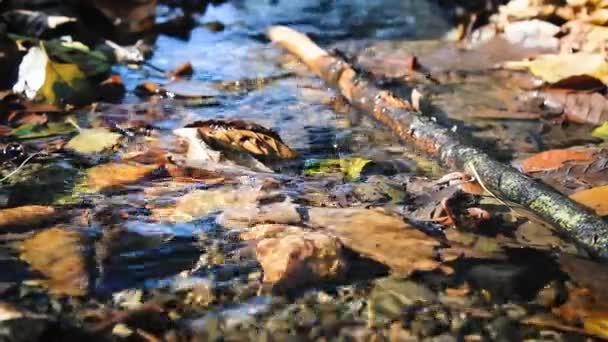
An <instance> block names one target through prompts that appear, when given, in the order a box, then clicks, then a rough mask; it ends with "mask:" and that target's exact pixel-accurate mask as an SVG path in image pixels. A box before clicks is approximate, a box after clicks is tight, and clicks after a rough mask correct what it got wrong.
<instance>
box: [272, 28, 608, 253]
mask: <svg viewBox="0 0 608 342" xmlns="http://www.w3.org/2000/svg"><path fill="white" fill-rule="evenodd" d="M268 36H269V38H270V40H272V41H273V42H274V43H276V44H278V45H280V46H281V47H283V48H284V49H286V50H288V51H289V52H291V53H293V54H294V55H296V56H297V57H298V58H299V59H300V60H302V61H303V62H304V63H305V64H306V65H307V66H308V67H309V68H310V69H311V70H312V71H314V72H315V73H316V74H317V75H318V76H319V77H321V78H322V79H323V80H325V82H327V83H328V84H329V85H331V86H332V87H334V88H336V89H338V90H339V91H340V93H342V95H343V96H344V97H345V98H346V99H347V100H348V101H349V102H350V103H351V104H352V105H353V106H354V107H355V108H357V109H359V110H361V111H362V112H364V113H367V114H369V115H371V116H372V117H374V118H375V119H377V120H378V121H380V122H381V123H383V124H384V125H386V126H388V127H389V128H391V129H392V130H393V131H394V132H395V133H396V134H397V135H398V136H399V137H400V138H402V139H404V140H407V141H409V142H411V143H412V144H414V145H415V146H416V147H418V148H420V149H422V150H424V151H425V152H427V153H428V154H429V155H431V156H434V157H436V158H438V159H439V160H440V161H441V162H442V163H443V164H444V165H445V166H447V167H449V168H452V169H457V170H464V171H465V172H467V173H468V174H469V175H473V174H475V175H477V176H478V177H479V178H480V182H482V183H483V184H485V186H487V187H488V188H489V189H491V190H492V192H493V193H495V194H497V195H499V196H501V197H502V198H504V199H506V200H510V201H512V202H515V203H517V204H519V205H522V206H524V207H526V208H528V209H530V210H532V211H533V212H535V213H537V214H538V215H540V216H541V217H543V218H545V219H547V220H549V221H551V222H553V223H555V224H556V225H557V227H559V228H560V232H561V233H563V234H564V235H566V236H568V237H570V238H573V239H574V240H575V241H577V242H579V243H581V244H582V246H585V247H587V248H588V249H589V250H590V251H591V252H594V254H595V253H597V254H599V255H601V256H604V257H607V256H608V223H606V222H605V221H603V220H602V219H601V218H600V217H598V216H597V215H595V214H594V213H592V212H591V211H590V210H589V209H588V208H585V207H583V206H581V205H579V204H578V203H575V202H573V201H572V200H570V199H569V198H567V197H565V196H563V195H561V194H560V193H558V192H557V191H555V190H554V189H552V188H550V187H549V186H547V185H545V184H543V183H541V182H539V181H536V180H534V179H532V178H530V177H528V176H526V175H524V174H522V173H520V172H519V171H517V170H516V169H515V168H513V167H511V166H509V165H505V164H502V163H500V162H498V161H496V160H494V159H492V158H491V157H490V156H489V155H488V154H486V153H485V152H483V151H481V150H480V149H477V148H475V147H471V146H468V145H467V144H466V143H464V139H463V138H461V137H460V136H458V135H457V134H455V132H452V131H451V130H449V129H447V128H445V127H443V126H441V125H439V124H438V123H436V122H435V121H434V120H432V119H431V118H429V117H426V116H424V115H423V114H421V113H419V112H417V111H416V110H415V109H414V108H413V107H412V106H411V105H410V104H409V103H408V102H406V101H403V100H401V99H398V98H396V97H394V96H393V95H392V94H391V93H390V92H388V91H385V90H381V89H379V88H378V87H376V86H375V85H373V84H372V83H371V82H369V81H368V80H366V79H365V78H364V77H362V76H360V75H357V73H356V72H355V70H354V69H353V68H352V67H351V66H350V65H349V64H348V63H347V62H345V61H344V60H342V59H341V58H340V57H337V56H334V55H331V54H329V53H328V52H327V51H325V50H323V49H322V48H320V47H319V46H317V45H316V44H315V43H314V42H313V41H312V40H310V39H309V38H308V37H307V36H306V35H304V34H302V33H299V32H297V31H295V30H293V29H290V28H288V27H284V26H275V27H272V28H271V29H270V30H269V31H268Z"/></svg>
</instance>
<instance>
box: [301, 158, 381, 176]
mask: <svg viewBox="0 0 608 342" xmlns="http://www.w3.org/2000/svg"><path fill="white" fill-rule="evenodd" d="M371 162H372V161H371V160H369V159H362V158H349V159H326V160H320V161H312V162H310V163H308V165H307V166H306V171H305V172H304V174H305V175H306V176H323V175H327V174H330V173H335V172H340V173H342V174H344V176H345V177H346V178H347V179H349V180H357V179H359V178H360V177H361V172H363V169H364V168H365V166H366V165H368V164H369V163H371Z"/></svg>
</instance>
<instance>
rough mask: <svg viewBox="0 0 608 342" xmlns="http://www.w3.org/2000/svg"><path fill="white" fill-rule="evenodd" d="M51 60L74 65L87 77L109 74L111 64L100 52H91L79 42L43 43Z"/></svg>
mask: <svg viewBox="0 0 608 342" xmlns="http://www.w3.org/2000/svg"><path fill="white" fill-rule="evenodd" d="M43 45H44V49H45V50H46V52H47V53H48V54H49V56H50V57H51V59H52V60H60V61H62V62H64V63H70V64H75V65H77V66H78V68H79V69H80V70H82V72H83V73H84V74H85V75H86V76H87V77H101V76H102V75H106V74H108V73H109V72H110V70H111V68H112V63H111V62H110V60H108V58H107V57H106V56H105V55H104V54H103V53H102V52H100V51H91V50H90V49H89V47H88V46H86V45H84V44H82V43H80V42H71V43H66V42H55V41H46V42H43Z"/></svg>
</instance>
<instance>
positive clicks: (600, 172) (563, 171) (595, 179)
mask: <svg viewBox="0 0 608 342" xmlns="http://www.w3.org/2000/svg"><path fill="white" fill-rule="evenodd" d="M606 152H608V151H603V152H602V151H600V152H599V153H595V158H596V159H594V160H592V161H591V162H576V161H574V162H566V163H564V165H563V166H561V167H560V168H559V169H556V170H550V171H545V172H537V173H533V176H534V177H537V178H539V179H541V180H542V181H543V182H545V183H547V184H549V185H551V186H552V187H554V188H555V189H557V190H558V191H560V192H561V193H563V194H566V195H571V194H573V193H576V192H579V191H582V190H587V189H591V188H594V187H599V186H602V185H607V184H608V172H607V171H608V155H607V153H606Z"/></svg>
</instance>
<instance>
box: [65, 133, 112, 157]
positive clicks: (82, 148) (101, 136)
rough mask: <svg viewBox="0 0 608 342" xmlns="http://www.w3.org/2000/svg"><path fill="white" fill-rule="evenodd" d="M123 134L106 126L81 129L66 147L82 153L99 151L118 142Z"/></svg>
mask: <svg viewBox="0 0 608 342" xmlns="http://www.w3.org/2000/svg"><path fill="white" fill-rule="evenodd" d="M120 138H121V135H120V134H118V133H113V132H110V131H109V130H107V129H105V128H91V129H81V130H80V134H78V135H77V136H75V137H73V138H72V140H70V141H69V142H68V143H67V145H66V147H68V148H71V149H73V150H75V151H77V152H80V153H99V152H102V151H103V150H105V149H109V148H112V147H113V146H114V145H116V144H118V141H119V139H120Z"/></svg>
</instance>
